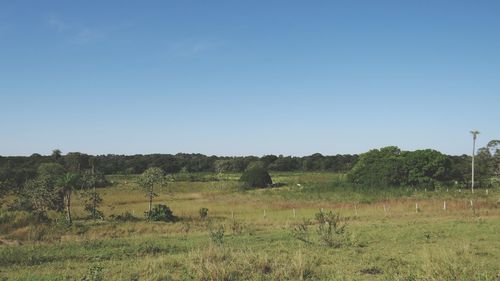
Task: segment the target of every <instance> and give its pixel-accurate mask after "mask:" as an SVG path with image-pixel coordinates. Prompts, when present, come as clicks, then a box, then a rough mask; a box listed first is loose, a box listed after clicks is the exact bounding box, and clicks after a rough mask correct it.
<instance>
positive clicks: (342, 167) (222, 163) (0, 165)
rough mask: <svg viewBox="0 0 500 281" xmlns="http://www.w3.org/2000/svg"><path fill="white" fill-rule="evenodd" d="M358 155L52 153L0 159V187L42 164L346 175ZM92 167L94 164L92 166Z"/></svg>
mask: <svg viewBox="0 0 500 281" xmlns="http://www.w3.org/2000/svg"><path fill="white" fill-rule="evenodd" d="M357 158H358V156H357V155H334V156H324V155H321V154H319V153H316V154H313V155H310V156H304V157H292V156H282V155H279V156H276V155H266V156H263V157H256V156H242V157H221V156H206V155H203V154H185V153H179V154H175V155H172V154H149V155H113V154H108V155H96V156H93V155H88V154H85V153H80V152H70V153H67V154H66V155H63V154H62V153H61V151H59V150H54V151H53V153H52V154H51V155H45V156H44V155H40V154H33V155H31V156H28V157H23V156H9V157H2V156H0V184H2V183H3V185H4V186H8V187H10V188H12V189H16V188H19V187H21V186H22V185H23V184H24V183H25V181H26V180H27V179H33V178H35V177H36V176H37V170H38V167H39V166H40V165H41V164H44V163H57V164H60V165H61V166H62V167H64V168H65V169H68V170H72V171H76V170H88V169H90V168H91V166H92V165H94V167H95V169H97V170H99V171H100V172H101V173H103V174H106V175H110V174H142V173H143V172H144V171H146V170H147V169H148V168H151V167H158V168H160V169H162V170H163V171H164V172H165V173H167V174H172V173H179V172H188V173H193V172H214V173H240V172H243V171H244V170H245V169H246V168H247V167H248V165H249V164H250V163H252V162H257V161H260V162H262V163H264V165H265V168H266V169H268V170H270V171H330V172H347V171H349V170H350V169H351V168H352V167H353V166H354V164H355V163H356V160H357ZM91 163H93V164H91Z"/></svg>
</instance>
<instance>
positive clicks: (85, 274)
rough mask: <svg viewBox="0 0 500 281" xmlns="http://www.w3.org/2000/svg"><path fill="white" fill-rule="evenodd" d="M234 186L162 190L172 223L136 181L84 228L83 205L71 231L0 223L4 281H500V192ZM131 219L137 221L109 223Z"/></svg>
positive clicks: (126, 179)
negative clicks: (326, 218)
mask: <svg viewBox="0 0 500 281" xmlns="http://www.w3.org/2000/svg"><path fill="white" fill-rule="evenodd" d="M238 177H239V175H236V174H230V175H223V176H217V175H209V174H206V175H203V174H199V175H196V179H197V181H194V182H192V181H184V180H182V179H181V178H179V179H180V180H177V181H175V182H171V183H169V184H168V185H166V186H163V187H161V188H159V189H158V190H157V193H159V197H156V198H155V203H162V204H167V205H168V206H169V207H170V208H171V209H172V211H173V212H174V214H175V215H177V216H179V217H180V220H179V221H178V222H175V223H160V222H147V221H145V220H144V212H145V211H146V210H147V206H148V203H147V198H146V197H145V195H144V192H142V191H141V190H140V189H138V188H137V187H136V184H135V179H134V176H110V177H109V180H110V181H112V182H113V185H112V187H109V188H105V189H101V190H99V192H100V194H101V196H102V197H103V204H102V206H101V209H102V210H103V212H104V214H105V216H106V220H104V221H95V222H94V221H85V220H83V219H81V218H83V217H84V213H83V207H82V205H81V203H79V201H81V200H78V197H77V196H75V200H74V201H75V206H74V214H75V216H76V217H77V219H76V222H75V223H74V224H73V226H72V227H70V228H69V229H67V228H64V227H63V226H58V225H35V224H31V223H26V222H24V221H23V216H24V217H26V216H27V215H26V214H22V213H17V214H15V216H16V218H15V220H14V221H12V220H10V221H9V223H4V224H2V223H1V220H0V227H1V229H0V235H1V236H0V237H1V240H0V242H1V243H2V245H0V276H1V277H0V280H500V203H499V200H500V190H498V189H495V190H489V191H488V194H486V191H485V190H477V191H476V193H475V194H471V193H470V191H464V190H461V191H460V192H459V191H458V190H456V189H450V190H448V191H447V190H446V189H445V188H442V189H440V190H438V191H431V190H427V191H425V190H418V191H415V190H413V189H401V190H385V191H379V192H374V191H356V190H353V189H352V188H350V187H348V186H345V185H343V184H342V182H343V179H342V175H338V174H329V173H282V174H279V173H278V174H273V180H274V181H275V182H280V183H282V184H283V186H282V187H279V188H272V189H264V190H253V191H242V190H240V189H239V185H240V184H239V182H237V179H238ZM471 200H472V206H471ZM444 202H446V207H447V209H446V210H444V209H443V207H444V204H445V203H444ZM417 205H418V207H417ZM202 207H205V208H208V217H207V218H206V219H205V220H202V219H200V218H199V215H198V210H199V209H200V208H202ZM330 210H333V211H335V212H338V213H339V214H340V215H341V217H342V219H341V222H342V223H347V228H346V229H347V231H346V232H345V233H343V234H340V235H339V236H338V239H340V240H339V241H341V243H340V245H337V246H328V245H326V243H324V240H322V236H321V235H320V233H319V232H318V228H319V224H318V223H317V222H315V219H314V218H315V214H316V213H318V212H321V211H323V212H324V213H327V212H328V211H330ZM126 211H128V212H130V213H132V214H133V215H135V216H136V217H138V218H141V220H138V221H127V222H118V221H113V220H111V219H109V217H110V216H111V215H113V214H114V215H117V214H121V213H124V212H126ZM5 216H6V215H5V214H4V215H3V217H5ZM52 216H56V215H55V214H52ZM78 218H80V219H78ZM305 219H306V220H307V219H308V220H310V224H309V223H305V222H304V220H305ZM301 227H302V228H301ZM297 229H301V231H299V232H300V233H299V232H298V231H297ZM298 238H301V239H298ZM303 240H305V241H307V242H304V241H303ZM2 278H3V279H2ZM85 278H86V279H85Z"/></svg>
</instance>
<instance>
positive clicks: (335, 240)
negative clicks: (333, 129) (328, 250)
mask: <svg viewBox="0 0 500 281" xmlns="http://www.w3.org/2000/svg"><path fill="white" fill-rule="evenodd" d="M316 220H317V221H318V224H319V225H318V235H319V238H320V240H321V241H322V242H323V243H324V244H326V245H327V246H329V247H334V248H338V247H340V246H342V244H343V243H344V242H345V241H346V240H347V235H346V227H347V223H346V222H345V221H343V218H342V217H340V215H339V214H338V213H334V212H332V211H329V212H328V213H325V212H322V211H320V212H318V213H316Z"/></svg>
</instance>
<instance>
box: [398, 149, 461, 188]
mask: <svg viewBox="0 0 500 281" xmlns="http://www.w3.org/2000/svg"><path fill="white" fill-rule="evenodd" d="M404 158H405V165H406V169H407V173H408V174H407V177H408V178H407V180H406V181H407V184H409V185H411V186H434V184H435V183H436V182H438V181H440V182H443V181H446V180H449V179H450V178H451V177H450V172H451V161H450V159H449V158H448V157H447V156H446V155H444V154H442V153H441V152H439V151H436V150H432V149H425V150H416V151H412V152H408V153H406V154H405V155H404Z"/></svg>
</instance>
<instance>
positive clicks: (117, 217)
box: [109, 211, 139, 222]
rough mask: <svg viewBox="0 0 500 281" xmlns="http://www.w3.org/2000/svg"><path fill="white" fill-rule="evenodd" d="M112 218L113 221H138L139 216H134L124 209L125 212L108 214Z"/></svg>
mask: <svg viewBox="0 0 500 281" xmlns="http://www.w3.org/2000/svg"><path fill="white" fill-rule="evenodd" d="M109 217H110V218H111V219H112V220H114V221H119V222H126V221H138V220H139V218H138V217H135V216H134V215H132V213H130V212H129V211H126V212H125V213H121V214H119V215H111V216H109Z"/></svg>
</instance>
